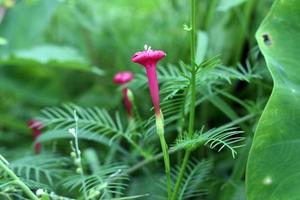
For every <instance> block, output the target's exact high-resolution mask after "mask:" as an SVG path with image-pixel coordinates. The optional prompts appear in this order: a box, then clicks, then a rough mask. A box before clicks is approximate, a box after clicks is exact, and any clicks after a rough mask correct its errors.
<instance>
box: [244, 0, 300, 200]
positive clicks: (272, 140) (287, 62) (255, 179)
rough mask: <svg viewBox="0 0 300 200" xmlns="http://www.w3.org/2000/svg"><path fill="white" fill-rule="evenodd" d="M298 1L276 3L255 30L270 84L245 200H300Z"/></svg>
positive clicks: (255, 144) (283, 0)
mask: <svg viewBox="0 0 300 200" xmlns="http://www.w3.org/2000/svg"><path fill="white" fill-rule="evenodd" d="M299 22H300V1H299V0H277V1H276V2H275V4H274V5H273V7H272V10H271V12H270V14H269V15H268V16H267V18H266V19H265V20H264V22H263V23H262V24H261V26H260V28H259V30H258V31H257V35H256V37H257V40H258V44H259V47H260V49H261V51H262V52H263V54H264V56H265V59H266V62H267V65H268V68H269V70H270V72H271V74H272V77H273V80H274V88H273V92H272V95H271V97H270V99H269V102H268V104H267V106H266V108H265V110H264V112H263V115H262V117H261V119H260V121H259V124H258V127H257V130H256V133H255V137H254V141H253V146H252V147H251V151H250V156H249V159H248V166H247V175H246V184H247V197H248V198H247V199H248V200H261V199H264V200H269V199H270V200H296V199H300V159H299V158H300V62H299V55H300V49H299V44H300V23H299Z"/></svg>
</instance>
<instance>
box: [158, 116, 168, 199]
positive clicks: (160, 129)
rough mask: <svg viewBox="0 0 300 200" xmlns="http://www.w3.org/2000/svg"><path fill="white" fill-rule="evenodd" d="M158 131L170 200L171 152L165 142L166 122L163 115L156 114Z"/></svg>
mask: <svg viewBox="0 0 300 200" xmlns="http://www.w3.org/2000/svg"><path fill="white" fill-rule="evenodd" d="M155 119H156V130H157V134H158V136H159V140H160V144H161V149H162V152H163V157H164V163H165V172H166V177H167V190H168V199H170V198H171V195H172V189H171V170H170V158H169V152H168V145H167V143H166V140H165V135H164V122H163V118H162V114H161V113H160V114H156V117H155Z"/></svg>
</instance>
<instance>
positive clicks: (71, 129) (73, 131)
mask: <svg viewBox="0 0 300 200" xmlns="http://www.w3.org/2000/svg"><path fill="white" fill-rule="evenodd" d="M68 131H69V133H70V134H71V135H73V136H74V137H76V130H75V128H69V130H68Z"/></svg>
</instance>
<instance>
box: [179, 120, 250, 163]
mask: <svg viewBox="0 0 300 200" xmlns="http://www.w3.org/2000/svg"><path fill="white" fill-rule="evenodd" d="M242 133H243V131H241V130H238V128H237V127H234V126H233V125H224V126H221V127H218V128H213V129H210V130H208V131H206V132H203V129H202V130H200V131H196V132H195V133H194V135H193V137H192V138H190V137H189V136H188V135H187V134H183V135H182V136H181V137H180V138H178V139H177V140H176V144H175V145H174V147H173V148H185V149H194V148H198V147H199V146H201V145H205V146H209V148H211V149H218V151H221V150H222V149H223V148H225V147H226V148H228V149H229V150H230V151H231V154H232V157H233V158H235V155H236V154H237V152H236V149H237V148H239V147H242V146H243V145H241V141H243V140H244V139H245V138H244V137H241V136H240V135H241V134H242Z"/></svg>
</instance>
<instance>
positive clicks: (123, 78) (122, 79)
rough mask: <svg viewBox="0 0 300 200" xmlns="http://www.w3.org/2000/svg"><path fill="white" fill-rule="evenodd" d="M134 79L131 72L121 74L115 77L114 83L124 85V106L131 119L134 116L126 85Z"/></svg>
mask: <svg viewBox="0 0 300 200" xmlns="http://www.w3.org/2000/svg"><path fill="white" fill-rule="evenodd" d="M132 79H133V74H132V72H130V71H124V72H119V73H117V74H116V75H115V76H114V83H116V84H118V85H122V94H123V98H124V104H125V107H126V110H127V113H128V116H129V117H131V115H132V104H131V102H130V100H129V98H128V88H127V87H126V83H128V82H130V81H131V80H132Z"/></svg>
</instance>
